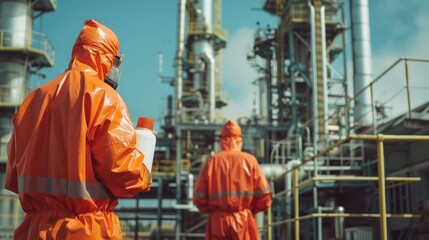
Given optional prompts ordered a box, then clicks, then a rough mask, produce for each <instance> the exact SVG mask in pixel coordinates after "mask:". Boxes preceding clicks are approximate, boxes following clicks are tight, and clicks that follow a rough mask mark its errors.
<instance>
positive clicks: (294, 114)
mask: <svg viewBox="0 0 429 240" xmlns="http://www.w3.org/2000/svg"><path fill="white" fill-rule="evenodd" d="M293 40H294V39H293V30H292V29H290V30H289V60H290V71H289V75H290V84H291V90H292V126H293V127H294V128H295V129H297V126H298V116H297V115H298V114H297V101H296V82H295V75H294V72H295V66H296V63H295V46H294V45H295V44H294V41H293ZM280 111H282V109H280Z"/></svg>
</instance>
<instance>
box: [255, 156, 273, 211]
mask: <svg viewBox="0 0 429 240" xmlns="http://www.w3.org/2000/svg"><path fill="white" fill-rule="evenodd" d="M255 162H256V164H255V168H254V176H253V180H254V193H255V195H254V198H253V206H252V212H253V213H254V214H255V213H257V212H261V211H265V210H267V209H268V208H269V207H270V206H271V188H270V184H269V183H268V181H267V179H266V178H265V176H264V174H263V173H262V170H261V167H260V166H259V164H258V162H257V160H256V159H255Z"/></svg>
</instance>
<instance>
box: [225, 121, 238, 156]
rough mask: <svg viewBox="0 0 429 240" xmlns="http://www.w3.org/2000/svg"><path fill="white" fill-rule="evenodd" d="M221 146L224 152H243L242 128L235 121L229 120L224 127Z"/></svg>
mask: <svg viewBox="0 0 429 240" xmlns="http://www.w3.org/2000/svg"><path fill="white" fill-rule="evenodd" d="M220 146H221V148H222V150H232V151H241V148H242V146H243V141H242V137H241V128H240V126H239V125H238V124H237V123H236V122H234V120H229V121H228V122H227V123H225V125H223V127H222V131H221V138H220Z"/></svg>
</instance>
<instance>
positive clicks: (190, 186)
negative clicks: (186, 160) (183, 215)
mask: <svg viewBox="0 0 429 240" xmlns="http://www.w3.org/2000/svg"><path fill="white" fill-rule="evenodd" d="M186 195H187V197H188V203H189V204H192V197H193V195H194V174H192V173H189V174H188V192H187V194H186Z"/></svg>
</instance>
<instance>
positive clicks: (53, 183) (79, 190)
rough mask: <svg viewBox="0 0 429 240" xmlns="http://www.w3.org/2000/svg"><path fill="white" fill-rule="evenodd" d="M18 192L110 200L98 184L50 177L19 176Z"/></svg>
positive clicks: (105, 191) (108, 194) (105, 190)
mask: <svg viewBox="0 0 429 240" xmlns="http://www.w3.org/2000/svg"><path fill="white" fill-rule="evenodd" d="M18 192H19V193H47V194H58V195H66V196H68V197H72V198H89V199H106V198H111V194H110V193H109V191H108V190H107V189H106V188H105V187H104V186H103V184H101V183H99V182H80V181H75V180H68V179H62V178H51V177H29V176H21V177H19V178H18Z"/></svg>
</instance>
